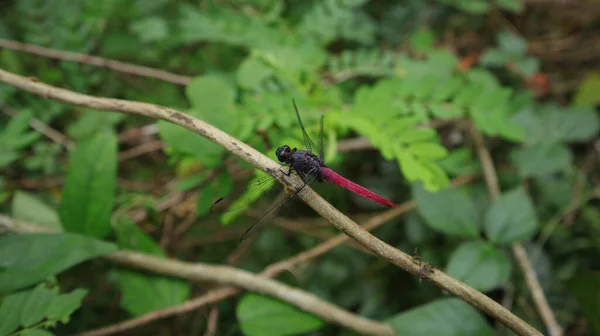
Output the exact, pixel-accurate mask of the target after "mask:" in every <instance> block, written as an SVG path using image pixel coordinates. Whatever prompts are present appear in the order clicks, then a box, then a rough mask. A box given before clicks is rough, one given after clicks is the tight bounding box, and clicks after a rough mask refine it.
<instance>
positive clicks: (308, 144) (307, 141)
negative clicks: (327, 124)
mask: <svg viewBox="0 0 600 336" xmlns="http://www.w3.org/2000/svg"><path fill="white" fill-rule="evenodd" d="M292 102H293V103H294V110H296V116H297V117H298V122H299V123H300V128H301V129H302V137H303V138H304V145H305V146H306V149H308V150H309V151H311V152H312V153H314V154H318V155H320V153H321V152H322V151H323V147H322V146H321V147H319V146H317V145H315V143H314V142H313V141H312V140H311V139H310V137H309V136H308V134H307V133H306V129H305V128H304V124H303V123H302V119H301V118H300V112H299V111H298V106H296V100H295V99H292ZM321 119H322V118H321ZM321 125H323V124H322V123H321ZM321 132H322V130H321ZM321 158H322V156H321Z"/></svg>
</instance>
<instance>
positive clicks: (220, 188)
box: [196, 173, 231, 216]
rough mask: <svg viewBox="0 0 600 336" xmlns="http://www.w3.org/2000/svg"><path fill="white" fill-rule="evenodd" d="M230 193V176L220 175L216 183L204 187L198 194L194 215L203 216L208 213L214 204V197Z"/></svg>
mask: <svg viewBox="0 0 600 336" xmlns="http://www.w3.org/2000/svg"><path fill="white" fill-rule="evenodd" d="M230 192H231V174H227V173H226V174H220V175H219V177H218V178H217V180H216V181H214V182H213V183H210V184H209V185H206V186H204V187H203V188H201V189H200V191H199V192H198V202H197V203H196V214H197V215H198V216H203V215H205V214H207V213H208V211H209V210H210V207H211V206H212V205H213V204H214V202H215V195H228V194H229V193H230Z"/></svg>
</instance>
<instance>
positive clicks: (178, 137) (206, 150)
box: [158, 75, 245, 166]
mask: <svg viewBox="0 0 600 336" xmlns="http://www.w3.org/2000/svg"><path fill="white" fill-rule="evenodd" d="M185 93H186V97H187V98H188V100H189V101H190V104H191V105H192V108H191V109H190V110H188V111H187V112H188V113H189V115H191V116H194V117H196V118H198V119H202V120H203V121H206V122H207V123H209V124H211V125H213V126H215V127H217V128H219V129H221V130H222V131H224V132H227V133H229V134H231V135H233V136H235V135H236V134H237V131H238V130H239V129H240V126H241V125H242V124H243V122H244V121H245V120H244V119H243V116H241V115H238V114H237V112H236V110H235V109H234V104H235V100H234V99H235V90H234V88H233V86H232V85H231V83H229V82H227V81H225V80H224V79H223V78H222V77H220V76H216V75H207V76H200V77H196V78H194V79H193V80H192V81H191V82H190V83H189V84H188V85H187V86H186V88H185ZM158 126H159V132H160V136H161V138H162V139H163V140H164V141H165V142H166V143H167V145H168V146H169V148H172V149H174V150H175V151H177V152H181V153H184V154H189V155H194V156H195V157H197V158H199V159H202V160H203V164H205V165H207V166H213V165H218V164H220V163H222V159H221V158H220V154H221V153H222V152H223V148H222V147H221V146H219V145H217V144H215V143H214V142H212V141H210V140H208V139H206V138H204V137H202V136H201V135H200V134H196V133H194V132H192V131H190V130H188V129H186V128H183V127H182V126H179V125H176V124H173V123H170V122H166V121H159V122H158Z"/></svg>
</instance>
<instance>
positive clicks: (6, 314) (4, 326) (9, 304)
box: [0, 292, 28, 336]
mask: <svg viewBox="0 0 600 336" xmlns="http://www.w3.org/2000/svg"><path fill="white" fill-rule="evenodd" d="M27 298H28V294H24V292H18V293H13V294H10V295H7V296H6V297H4V298H3V299H2V301H0V316H2V318H1V319H0V336H5V335H10V334H11V333H12V332H13V331H15V330H17V328H18V327H19V323H20V319H21V310H20V309H18V308H20V307H23V305H24V303H25V301H26V300H27Z"/></svg>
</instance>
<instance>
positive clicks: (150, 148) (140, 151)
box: [119, 140, 165, 162]
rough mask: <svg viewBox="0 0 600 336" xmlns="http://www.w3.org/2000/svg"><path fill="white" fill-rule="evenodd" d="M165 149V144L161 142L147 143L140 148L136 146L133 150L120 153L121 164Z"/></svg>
mask: <svg viewBox="0 0 600 336" xmlns="http://www.w3.org/2000/svg"><path fill="white" fill-rule="evenodd" d="M164 147H165V143H164V142H163V141H161V140H155V141H151V142H146V143H143V144H141V145H139V146H136V147H133V148H131V149H128V150H124V151H122V152H120V153H119V162H123V161H125V160H129V159H133V158H134V157H138V156H140V155H144V154H147V153H151V152H155V151H159V150H161V149H163V148H164Z"/></svg>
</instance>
